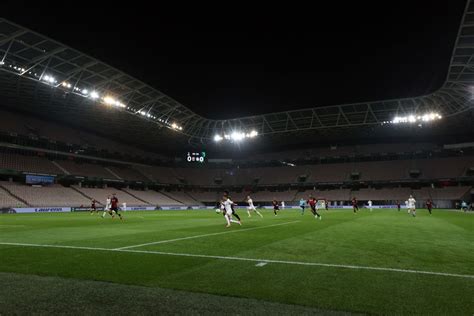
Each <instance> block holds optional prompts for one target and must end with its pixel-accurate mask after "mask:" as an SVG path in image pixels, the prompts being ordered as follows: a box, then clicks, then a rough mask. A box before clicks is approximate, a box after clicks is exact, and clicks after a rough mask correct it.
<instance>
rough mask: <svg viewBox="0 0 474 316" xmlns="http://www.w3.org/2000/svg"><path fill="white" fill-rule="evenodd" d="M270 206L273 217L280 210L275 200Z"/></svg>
mask: <svg viewBox="0 0 474 316" xmlns="http://www.w3.org/2000/svg"><path fill="white" fill-rule="evenodd" d="M272 205H273V213H275V216H277V215H278V214H277V213H278V211H279V210H280V203H278V201H277V200H273V201H272Z"/></svg>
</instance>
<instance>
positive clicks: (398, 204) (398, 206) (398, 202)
mask: <svg viewBox="0 0 474 316" xmlns="http://www.w3.org/2000/svg"><path fill="white" fill-rule="evenodd" d="M397 209H398V211H399V212H400V201H397Z"/></svg>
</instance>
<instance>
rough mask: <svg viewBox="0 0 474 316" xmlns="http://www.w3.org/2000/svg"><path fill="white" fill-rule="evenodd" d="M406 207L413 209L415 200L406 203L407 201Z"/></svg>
mask: <svg viewBox="0 0 474 316" xmlns="http://www.w3.org/2000/svg"><path fill="white" fill-rule="evenodd" d="M407 202H408V203H407V205H408V208H415V203H416V201H415V199H414V198H409V199H408V201H407Z"/></svg>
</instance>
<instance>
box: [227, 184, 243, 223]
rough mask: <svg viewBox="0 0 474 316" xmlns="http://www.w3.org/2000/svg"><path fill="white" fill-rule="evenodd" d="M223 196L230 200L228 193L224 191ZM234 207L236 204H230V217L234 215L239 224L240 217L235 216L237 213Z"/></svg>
mask: <svg viewBox="0 0 474 316" xmlns="http://www.w3.org/2000/svg"><path fill="white" fill-rule="evenodd" d="M224 196H226V197H227V198H228V199H229V200H230V195H229V191H227V190H226V191H224ZM234 205H237V204H235V203H234V202H232V203H231V204H230V208H231V209H232V215H234V216H235V217H236V218H237V219H238V220H239V222H240V216H239V214H237V213H236V212H235V209H234Z"/></svg>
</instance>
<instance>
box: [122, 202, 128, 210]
mask: <svg viewBox="0 0 474 316" xmlns="http://www.w3.org/2000/svg"><path fill="white" fill-rule="evenodd" d="M126 210H127V203H126V202H123V203H122V211H124V212H125V211H126Z"/></svg>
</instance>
